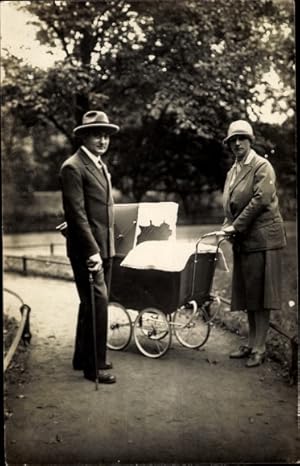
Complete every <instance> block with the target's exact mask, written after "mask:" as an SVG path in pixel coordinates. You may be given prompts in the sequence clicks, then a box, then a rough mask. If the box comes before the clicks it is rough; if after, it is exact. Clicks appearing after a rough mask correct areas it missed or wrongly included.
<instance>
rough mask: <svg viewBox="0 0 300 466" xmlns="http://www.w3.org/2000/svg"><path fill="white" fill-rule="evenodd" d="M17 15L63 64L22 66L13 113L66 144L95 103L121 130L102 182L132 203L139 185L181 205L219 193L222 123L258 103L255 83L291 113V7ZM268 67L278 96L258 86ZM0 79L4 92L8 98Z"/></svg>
mask: <svg viewBox="0 0 300 466" xmlns="http://www.w3.org/2000/svg"><path fill="white" fill-rule="evenodd" d="M24 8H26V9H27V10H28V11H30V12H31V13H32V14H34V15H35V16H36V18H37V21H36V22H35V24H36V25H38V27H39V33H38V39H39V40H40V41H41V42H42V43H47V44H49V45H51V46H53V47H55V46H57V44H60V46H61V48H62V49H63V50H64V52H65V56H66V59H65V60H64V61H63V62H57V63H56V65H55V66H54V67H53V68H52V69H50V70H48V71H46V72H41V71H40V70H33V71H32V73H33V76H34V78H33V82H34V86H33V87H32V88H31V89H30V91H29V88H28V86H26V83H25V84H24V76H26V74H25V75H24V72H23V68H22V67H21V66H20V70H19V76H18V79H15V78H16V76H14V79H15V83H17V87H18V92H19V96H20V97H19V99H18V102H17V103H16V106H15V107H14V110H15V111H16V112H18V114H20V115H23V121H24V123H25V124H27V125H34V126H36V125H37V124H40V123H41V122H45V124H47V125H51V128H55V129H56V130H57V131H59V132H61V133H62V134H64V135H65V136H66V138H67V139H68V141H69V143H70V144H72V145H73V146H75V145H76V141H74V138H73V136H72V128H73V127H74V126H75V125H76V124H77V123H78V122H79V121H80V118H81V115H82V114H83V113H84V111H86V110H87V109H88V108H91V107H101V108H103V109H104V110H105V111H107V112H108V113H109V115H110V116H111V118H112V119H114V120H115V121H117V122H118V123H119V124H120V125H121V129H122V131H121V133H120V139H119V141H120V142H119V144H118V143H115V142H113V149H114V151H115V158H114V161H113V162H114V163H113V167H112V169H113V180H114V182H115V185H116V186H117V187H119V188H121V189H122V190H124V191H126V192H128V193H130V194H131V195H132V196H133V197H134V198H135V199H141V198H142V197H143V194H144V193H145V192H146V191H147V189H149V187H151V188H152V189H154V188H155V187H156V188H157V189H165V190H166V191H172V190H176V192H180V193H181V196H182V198H183V199H185V200H186V199H187V198H188V196H189V194H191V193H195V192H201V191H203V190H206V189H217V188H221V187H222V182H223V180H224V167H223V166H222V163H223V162H222V158H223V151H222V147H221V141H222V138H223V136H224V134H225V132H226V129H227V125H228V122H229V121H230V120H232V119H233V118H236V117H238V118H240V117H242V118H243V117H244V118H249V115H250V111H252V114H255V113H257V110H258V109H259V108H260V107H261V106H262V104H263V101H262V100H261V94H260V92H259V86H263V88H264V92H265V98H270V97H273V98H274V105H276V106H277V107H279V108H281V106H282V103H281V101H280V100H283V101H284V102H285V105H286V106H287V108H288V109H290V110H291V111H293V110H294V106H295V103H294V86H293V76H294V71H295V70H294V43H293V37H294V36H293V34H294V31H293V29H294V23H293V8H292V3H291V2H283V3H282V2H281V1H274V0H252V1H251V2H249V1H246V0H201V1H200V0H172V1H171V0H163V1H161V0H151V1H149V0H128V1H125V0H110V1H108V0H97V1H72V2H70V1H63V0H52V1H45V2H33V1H32V2H29V3H26V4H24ZM4 66H6V63H4ZM272 69H273V70H275V71H276V72H277V73H278V75H279V76H280V78H281V79H282V81H283V82H284V84H285V87H286V89H287V90H288V92H287V93H286V95H283V96H282V99H278V96H277V95H276V92H275V91H274V89H272V86H271V85H270V84H269V83H268V82H265V75H266V73H267V72H269V71H270V70H272ZM7 76H8V78H7V79H6V82H5V83H4V86H3V93H4V96H5V98H6V99H7V101H11V100H12V95H11V94H10V93H9V92H8V90H9V86H11V85H12V83H11V80H10V76H9V74H7ZM22 78H23V80H22ZM25 81H26V78H25ZM258 123H259V120H258V121H257V125H258ZM262 136H263V134H262ZM289 160H290V159H289ZM290 161H291V160H290ZM291 163H293V162H292V161H291ZM199 173H200V175H199ZM186 204H187V205H188V202H186Z"/></svg>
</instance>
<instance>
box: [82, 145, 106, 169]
mask: <svg viewBox="0 0 300 466" xmlns="http://www.w3.org/2000/svg"><path fill="white" fill-rule="evenodd" d="M80 148H81V149H82V150H83V152H85V153H86V155H87V156H88V157H89V158H90V159H91V160H92V162H94V164H95V165H96V167H97V168H99V162H100V163H101V164H103V162H102V160H101V158H100V157H97V156H96V155H94V154H93V153H92V152H91V151H90V150H88V148H87V147H85V146H81V147H80Z"/></svg>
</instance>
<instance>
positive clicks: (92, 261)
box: [86, 253, 102, 272]
mask: <svg viewBox="0 0 300 466" xmlns="http://www.w3.org/2000/svg"><path fill="white" fill-rule="evenodd" d="M86 265H87V267H88V269H89V271H90V272H98V270H100V269H101V267H102V259H101V256H100V254H99V253H97V254H93V255H92V256H90V257H89V258H88V260H87V261H86Z"/></svg>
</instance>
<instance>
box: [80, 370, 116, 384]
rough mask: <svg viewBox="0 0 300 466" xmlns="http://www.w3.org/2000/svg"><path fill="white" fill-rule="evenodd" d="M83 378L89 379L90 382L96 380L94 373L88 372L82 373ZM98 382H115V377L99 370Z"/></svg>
mask: <svg viewBox="0 0 300 466" xmlns="http://www.w3.org/2000/svg"><path fill="white" fill-rule="evenodd" d="M84 378H85V379H87V380H90V381H91V382H95V381H96V376H95V374H90V373H89V372H86V373H84ZM98 382H99V383H115V382H116V378H115V376H114V375H110V374H107V373H106V372H99V374H98Z"/></svg>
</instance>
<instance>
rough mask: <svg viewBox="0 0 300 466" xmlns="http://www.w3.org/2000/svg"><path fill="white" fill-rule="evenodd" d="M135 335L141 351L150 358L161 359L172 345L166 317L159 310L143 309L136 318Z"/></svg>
mask: <svg viewBox="0 0 300 466" xmlns="http://www.w3.org/2000/svg"><path fill="white" fill-rule="evenodd" d="M133 335H134V340H135V344H136V346H137V348H138V349H139V351H140V352H141V353H142V354H143V355H144V356H147V357H149V358H160V357H161V356H163V355H164V354H165V353H166V352H167V351H168V349H169V348H170V345H171V340H172V333H171V329H170V325H169V322H168V320H167V318H166V315H165V314H164V313H163V312H161V311H160V310H158V309H154V308H146V309H143V310H142V311H141V312H140V313H139V314H138V315H137V317H136V319H135V321H134V326H133Z"/></svg>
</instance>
